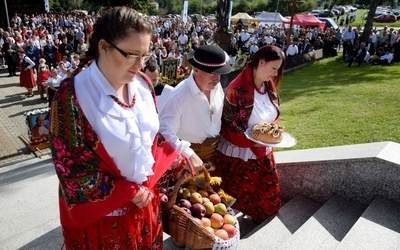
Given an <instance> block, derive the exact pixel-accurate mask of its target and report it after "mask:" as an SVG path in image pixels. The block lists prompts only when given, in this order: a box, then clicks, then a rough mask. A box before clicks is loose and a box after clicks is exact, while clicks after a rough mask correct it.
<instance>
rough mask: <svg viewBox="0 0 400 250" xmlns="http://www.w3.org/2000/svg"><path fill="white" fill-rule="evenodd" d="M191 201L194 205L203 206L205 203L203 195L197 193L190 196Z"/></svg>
mask: <svg viewBox="0 0 400 250" xmlns="http://www.w3.org/2000/svg"><path fill="white" fill-rule="evenodd" d="M189 200H190V202H191V203H192V204H196V203H200V204H202V203H203V197H201V194H199V193H197V192H194V193H192V194H191V195H190V199H189Z"/></svg>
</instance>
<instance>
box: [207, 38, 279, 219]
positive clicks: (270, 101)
mask: <svg viewBox="0 0 400 250" xmlns="http://www.w3.org/2000/svg"><path fill="white" fill-rule="evenodd" d="M285 61H286V57H285V54H284V53H283V52H282V50H281V49H280V48H278V47H276V46H272V45H266V46H263V47H261V48H260V49H259V50H258V51H257V52H256V53H255V54H254V55H253V56H252V58H251V61H250V63H249V65H248V66H247V67H246V68H244V69H243V71H242V72H241V73H240V74H239V75H238V76H237V77H236V78H235V79H234V80H233V81H232V82H231V83H230V84H229V85H228V87H227V92H226V93H227V94H226V97H225V101H224V108H223V116H222V128H221V140H220V142H219V145H218V150H217V152H216V153H215V154H214V156H213V158H212V165H213V166H214V167H215V170H214V171H213V173H212V174H213V175H215V176H220V177H221V178H222V180H223V181H222V184H221V186H220V187H221V189H223V190H224V191H225V192H226V193H228V194H230V195H232V196H233V197H235V198H236V199H237V201H236V202H235V204H234V205H233V207H234V208H236V209H238V210H239V211H242V212H243V213H244V214H246V215H249V216H251V217H252V219H253V220H254V221H255V222H257V223H261V222H262V221H264V220H265V219H267V218H268V217H269V216H271V215H273V214H275V213H276V212H277V211H278V210H279V208H280V207H281V198H280V187H279V180H278V174H277V171H276V163H275V159H274V150H273V148H272V147H266V146H262V145H260V144H257V143H255V142H253V141H252V140H250V139H248V138H247V137H246V135H245V131H246V130H247V129H248V128H252V127H253V126H254V125H256V124H258V123H263V122H277V121H278V118H279V115H280V111H279V105H280V99H279V95H278V89H279V84H280V82H281V80H282V78H283V70H284V64H285Z"/></svg>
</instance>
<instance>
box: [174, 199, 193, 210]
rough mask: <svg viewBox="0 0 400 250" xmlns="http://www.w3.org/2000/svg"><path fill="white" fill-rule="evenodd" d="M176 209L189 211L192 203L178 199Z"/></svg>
mask: <svg viewBox="0 0 400 250" xmlns="http://www.w3.org/2000/svg"><path fill="white" fill-rule="evenodd" d="M177 205H178V207H182V208H187V209H190V208H191V207H192V203H190V201H188V200H186V199H180V200H179V201H178V204H177Z"/></svg>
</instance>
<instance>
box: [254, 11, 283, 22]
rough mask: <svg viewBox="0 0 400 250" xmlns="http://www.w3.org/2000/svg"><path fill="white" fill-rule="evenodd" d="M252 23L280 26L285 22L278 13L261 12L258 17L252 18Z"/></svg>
mask: <svg viewBox="0 0 400 250" xmlns="http://www.w3.org/2000/svg"><path fill="white" fill-rule="evenodd" d="M253 20H254V21H256V22H259V24H261V25H276V26H280V25H281V24H282V22H284V21H287V19H286V18H284V17H283V16H282V15H281V14H280V13H279V12H266V11H263V12H261V13H260V14H259V15H258V16H256V17H255V18H253Z"/></svg>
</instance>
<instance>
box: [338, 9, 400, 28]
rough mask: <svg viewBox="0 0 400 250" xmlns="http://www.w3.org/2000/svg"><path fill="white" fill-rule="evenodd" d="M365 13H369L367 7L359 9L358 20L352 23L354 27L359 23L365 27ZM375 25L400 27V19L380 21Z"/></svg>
mask: <svg viewBox="0 0 400 250" xmlns="http://www.w3.org/2000/svg"><path fill="white" fill-rule="evenodd" d="M364 14H365V15H366V14H368V10H367V9H360V10H357V18H356V20H355V21H354V22H352V23H351V25H352V26H353V27H356V26H358V25H360V26H361V27H364V25H365V20H364ZM339 20H340V19H339ZM337 23H338V22H337ZM373 26H374V27H384V26H388V27H400V20H398V21H396V22H394V23H378V22H374V24H373Z"/></svg>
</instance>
